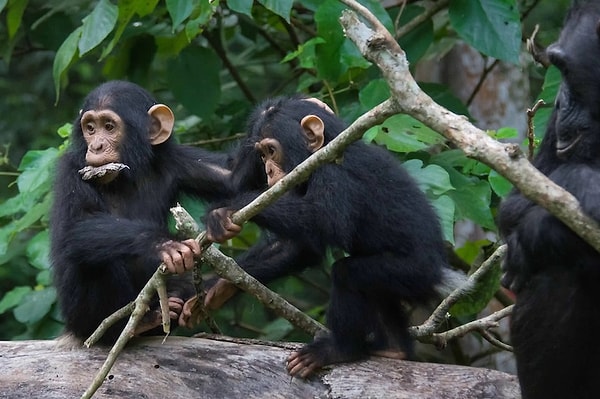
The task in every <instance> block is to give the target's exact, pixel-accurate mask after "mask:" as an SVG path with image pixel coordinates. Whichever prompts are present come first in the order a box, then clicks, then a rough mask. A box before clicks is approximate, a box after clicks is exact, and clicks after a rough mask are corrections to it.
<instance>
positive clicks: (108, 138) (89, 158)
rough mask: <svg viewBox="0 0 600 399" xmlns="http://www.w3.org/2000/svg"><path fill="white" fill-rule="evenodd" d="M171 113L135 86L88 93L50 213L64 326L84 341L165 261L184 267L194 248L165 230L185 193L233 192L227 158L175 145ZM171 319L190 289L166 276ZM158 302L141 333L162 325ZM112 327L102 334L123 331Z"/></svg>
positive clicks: (172, 267) (119, 84)
mask: <svg viewBox="0 0 600 399" xmlns="http://www.w3.org/2000/svg"><path fill="white" fill-rule="evenodd" d="M173 123H174V118H173V113H172V112H171V110H170V109H169V108H168V107H167V106H166V105H164V104H157V102H156V101H155V100H154V99H153V98H152V96H151V95H150V94H149V93H148V92H147V91H146V90H144V89H142V88H141V87H139V86H137V85H135V84H133V83H128V82H123V81H112V82H108V83H105V84H102V85H101V86H99V87H97V88H96V89H95V90H93V91H92V92H91V93H90V94H89V95H88V96H87V97H86V99H85V101H84V104H83V108H82V109H81V111H80V113H79V116H78V118H77V120H76V121H75V122H74V125H73V131H72V135H71V146H70V148H69V149H68V151H67V152H66V153H65V154H64V156H63V157H62V159H61V160H60V162H59V166H58V171H57V176H56V181H55V184H54V205H53V208H52V214H51V259H52V264H53V267H54V280H55V284H56V287H57V290H58V296H59V303H60V307H61V310H62V314H63V316H64V318H65V322H66V330H67V332H70V333H72V335H74V336H76V337H77V338H80V339H85V338H87V337H88V336H89V335H90V334H91V333H92V332H93V331H94V330H95V329H96V327H97V326H98V325H99V324H100V322H101V321H102V320H103V319H104V318H106V317H107V316H108V315H110V314H111V313H113V312H114V311H115V310H117V309H119V308H120V307H122V306H124V305H126V304H127V303H129V302H130V301H132V300H134V299H135V298H136V296H137V294H138V293H139V292H140V290H141V288H142V287H143V286H144V284H145V283H146V282H147V281H148V279H149V277H150V276H151V275H152V274H153V273H154V271H156V268H157V267H158V265H159V264H160V262H161V261H163V262H164V263H165V264H166V265H167V268H168V269H169V271H171V272H173V273H179V274H181V273H183V272H184V271H185V270H186V269H189V268H191V267H192V265H193V261H194V259H193V258H194V255H196V254H198V253H199V251H200V250H199V247H198V245H197V243H196V242H195V241H194V240H186V241H181V242H179V241H176V240H175V238H174V237H173V236H172V235H171V234H170V233H169V231H168V226H167V222H168V215H169V208H170V207H171V206H173V205H175V202H176V197H177V195H178V194H179V193H180V192H185V193H188V194H191V195H195V196H198V197H201V198H205V199H208V200H217V199H222V198H225V196H226V195H228V194H229V191H230V190H229V189H228V188H227V187H228V186H227V185H226V183H227V178H228V172H227V171H226V170H225V169H223V168H221V167H220V165H223V164H224V163H225V156H224V155H219V154H211V153H209V152H207V151H204V150H201V149H197V148H192V147H186V146H182V145H178V144H176V143H175V142H174V141H173V139H172V137H171V131H172V128H173ZM167 290H168V292H169V296H170V298H169V306H170V310H171V317H172V318H173V319H175V320H177V318H178V317H179V316H180V313H181V309H182V306H183V303H184V300H186V299H187V298H189V297H190V296H192V295H193V294H194V293H195V291H194V288H193V285H192V284H191V280H190V279H187V278H185V277H183V276H172V277H171V279H170V281H169V282H168V286H167ZM157 305H158V303H156V306H154V308H153V309H152V311H151V312H150V313H149V314H147V315H146V317H145V319H144V323H143V326H140V328H139V329H138V331H137V332H138V333H141V332H144V331H146V330H150V329H152V328H154V327H156V326H158V325H160V323H161V320H160V315H159V314H158V312H157ZM124 323H125V321H122V323H117V324H116V325H115V326H113V327H112V328H111V329H110V330H109V331H108V332H107V333H106V334H105V335H104V336H103V338H102V341H103V342H105V343H106V342H111V341H114V340H115V339H116V337H117V336H118V335H119V333H120V332H121V331H122V329H123V326H124Z"/></svg>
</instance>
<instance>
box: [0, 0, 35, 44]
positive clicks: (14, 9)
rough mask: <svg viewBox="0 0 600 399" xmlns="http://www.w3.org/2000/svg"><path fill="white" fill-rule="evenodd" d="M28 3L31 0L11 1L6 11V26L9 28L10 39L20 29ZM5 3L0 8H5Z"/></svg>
mask: <svg viewBox="0 0 600 399" xmlns="http://www.w3.org/2000/svg"><path fill="white" fill-rule="evenodd" d="M27 3H29V0H16V1H15V0H13V1H11V2H10V7H9V8H8V11H7V13H6V26H7V28H8V38H9V39H12V38H13V37H14V36H15V34H16V33H17V31H18V30H19V27H20V26H21V22H22V21H23V13H24V12H25V8H26V7H27ZM0 5H1V4H0ZM5 5H6V2H4V5H2V7H1V8H0V10H1V9H2V8H4V6H5Z"/></svg>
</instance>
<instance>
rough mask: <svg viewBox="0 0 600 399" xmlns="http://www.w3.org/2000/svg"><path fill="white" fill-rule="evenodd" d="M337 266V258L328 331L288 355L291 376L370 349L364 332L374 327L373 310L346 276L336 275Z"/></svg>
mask: <svg viewBox="0 0 600 399" xmlns="http://www.w3.org/2000/svg"><path fill="white" fill-rule="evenodd" d="M338 268H339V262H336V264H334V266H333V275H332V280H333V284H332V289H331V299H330V302H329V309H328V312H327V324H328V325H329V328H330V330H331V333H330V334H326V335H324V336H320V337H317V338H315V340H314V341H313V342H312V343H310V344H307V345H305V346H304V347H302V348H301V349H300V350H299V351H297V352H294V353H292V354H291V355H290V357H289V358H288V366H287V368H288V371H289V373H290V374H291V375H293V376H296V375H297V376H300V377H303V378H306V377H308V376H310V375H311V374H312V373H313V372H314V371H316V370H317V369H319V368H321V367H323V366H325V365H328V364H332V363H340V362H347V361H352V360H358V359H360V358H363V357H366V356H367V355H368V353H369V348H368V344H367V334H369V332H374V331H375V329H376V323H377V317H376V314H375V313H374V312H372V311H371V306H370V303H369V302H368V300H367V298H366V297H365V295H364V294H363V293H361V292H358V291H356V290H350V289H349V287H348V286H347V284H346V283H347V281H346V279H345V278H343V279H340V278H339V274H338Z"/></svg>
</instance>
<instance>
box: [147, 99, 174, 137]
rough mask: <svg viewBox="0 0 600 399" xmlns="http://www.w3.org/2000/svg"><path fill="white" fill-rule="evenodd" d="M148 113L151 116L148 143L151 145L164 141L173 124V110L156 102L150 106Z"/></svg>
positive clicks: (168, 135)
mask: <svg viewBox="0 0 600 399" xmlns="http://www.w3.org/2000/svg"><path fill="white" fill-rule="evenodd" d="M148 115H150V116H151V117H152V124H151V126H150V143H151V144H152V145H157V144H160V143H164V142H165V141H167V139H168V138H169V137H170V136H171V132H172V131H173V125H174V124H175V116H174V115H173V111H171V108H169V107H167V106H166V105H164V104H156V105H153V106H152V107H150V109H149V110H148Z"/></svg>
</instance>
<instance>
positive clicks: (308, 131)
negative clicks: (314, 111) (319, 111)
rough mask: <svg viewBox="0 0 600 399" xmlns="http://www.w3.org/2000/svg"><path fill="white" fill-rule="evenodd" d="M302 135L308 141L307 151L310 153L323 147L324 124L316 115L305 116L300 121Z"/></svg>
mask: <svg viewBox="0 0 600 399" xmlns="http://www.w3.org/2000/svg"><path fill="white" fill-rule="evenodd" d="M300 126H302V130H303V131H304V135H305V136H306V138H307V139H308V149H309V150H310V151H311V152H315V151H317V150H318V149H319V148H321V147H323V143H324V142H325V124H324V123H323V121H322V120H321V118H319V117H318V116H317V115H306V116H305V117H304V118H302V120H301V121H300Z"/></svg>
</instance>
